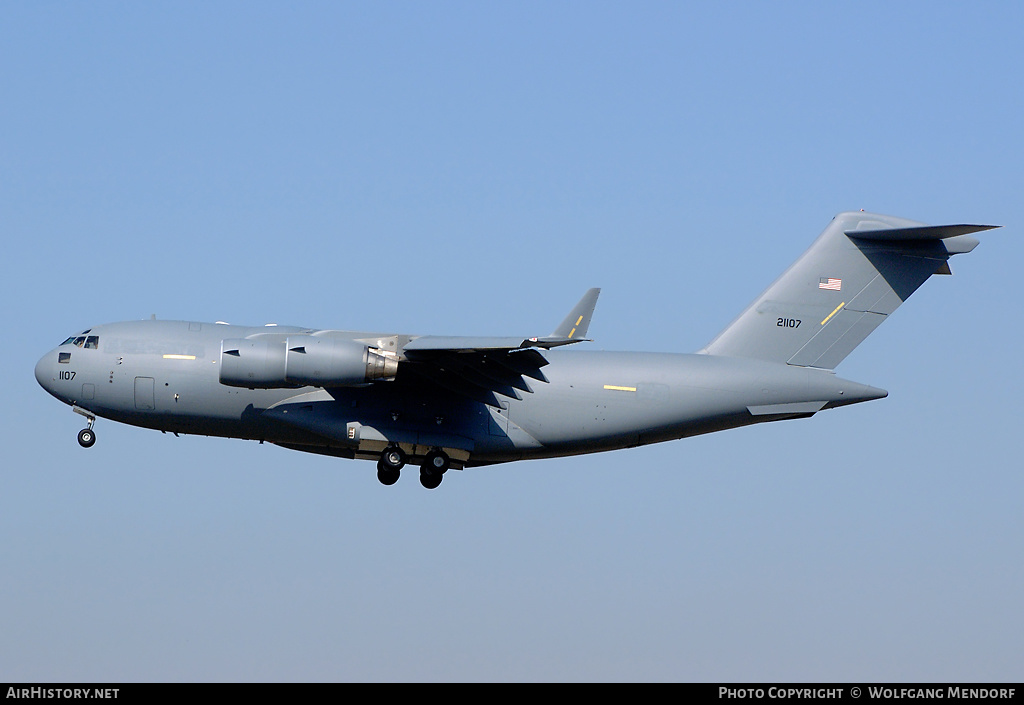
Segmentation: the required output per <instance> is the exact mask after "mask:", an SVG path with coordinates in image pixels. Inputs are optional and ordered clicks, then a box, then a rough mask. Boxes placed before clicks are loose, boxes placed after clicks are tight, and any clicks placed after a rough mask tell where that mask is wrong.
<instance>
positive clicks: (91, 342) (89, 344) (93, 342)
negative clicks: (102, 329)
mask: <svg viewBox="0 0 1024 705" xmlns="http://www.w3.org/2000/svg"><path fill="white" fill-rule="evenodd" d="M99 347H100V337H99V336H98V335H90V336H89V337H88V338H86V339H85V349H86V350H96V349H98V348H99Z"/></svg>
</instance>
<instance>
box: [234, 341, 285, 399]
mask: <svg viewBox="0 0 1024 705" xmlns="http://www.w3.org/2000/svg"><path fill="white" fill-rule="evenodd" d="M284 370H285V347H284V341H282V340H268V339H265V338H227V339H225V340H222V341H221V343H220V383H221V384H226V385H228V386H229V387H248V388H250V389H275V388H278V387H291V386H295V385H291V384H289V383H288V382H286V381H285V377H284Z"/></svg>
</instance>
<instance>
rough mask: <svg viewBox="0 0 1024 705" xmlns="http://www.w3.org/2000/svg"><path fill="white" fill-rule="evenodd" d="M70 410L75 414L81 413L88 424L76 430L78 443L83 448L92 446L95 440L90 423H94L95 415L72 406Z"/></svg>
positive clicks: (94, 433)
mask: <svg viewBox="0 0 1024 705" xmlns="http://www.w3.org/2000/svg"><path fill="white" fill-rule="evenodd" d="M71 410H72V411H74V412H75V413H76V414H81V415H82V416H84V417H85V418H86V420H87V421H88V422H89V425H88V426H86V427H85V428H83V429H82V430H81V431H79V432H78V445H80V446H82V447H83V448H92V444H93V443H95V442H96V432H95V431H93V430H92V425H93V424H94V423H96V416H95V414H93V413H92V412H91V411H86V410H85V409H83V408H81V407H78V406H73V407H71Z"/></svg>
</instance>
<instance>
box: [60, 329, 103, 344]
mask: <svg viewBox="0 0 1024 705" xmlns="http://www.w3.org/2000/svg"><path fill="white" fill-rule="evenodd" d="M91 330H92V328H89V329H88V330H83V331H82V332H81V333H77V334H75V335H73V336H71V337H70V338H68V339H67V340H65V341H64V342H63V343H61V345H70V344H71V343H74V344H75V345H77V346H78V347H82V343H84V342H85V336H87V335H89V331H91ZM92 337H94V338H96V341H97V343H98V342H99V337H98V336H92ZM79 340H81V342H79ZM57 347H60V345H58V346H57ZM87 347H88V346H87Z"/></svg>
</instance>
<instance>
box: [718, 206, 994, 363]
mask: <svg viewBox="0 0 1024 705" xmlns="http://www.w3.org/2000/svg"><path fill="white" fill-rule="evenodd" d="M995 227H998V226H996V225H937V226H928V225H924V224H923V223H917V222H914V221H912V220H905V219H903V218H894V217H892V216H886V215H874V214H871V213H863V212H852V213H840V214H839V215H837V216H836V217H835V218H833V219H832V222H831V223H830V224H829V226H828V227H827V228H825V231H824V232H823V233H822V234H821V235H820V236H819V237H818V239H817V240H815V241H814V244H812V245H811V247H810V248H809V249H808V250H807V252H805V253H804V254H803V255H802V256H801V257H800V259H798V260H797V261H796V262H795V263H793V265H792V266H790V268H789V269H787V270H786V271H785V273H783V275H782V276H781V277H779V278H778V279H777V280H776V281H775V283H773V284H772V285H771V286H770V287H768V289H767V290H766V291H765V292H764V293H763V294H761V296H759V297H758V298H757V299H756V300H755V301H754V302H753V303H752V304H750V306H748V307H747V309H746V310H745V311H743V313H741V314H740V315H739V317H738V318H737V319H736V320H735V321H733V322H732V323H731V324H730V325H729V326H728V327H727V328H726V329H725V330H723V331H722V332H721V333H719V334H718V336H717V337H715V339H714V340H712V341H711V342H710V343H709V344H708V345H707V347H706V348H704V349H703V350H701V352H703V353H707V354H710V355H727V356H731V357H751V358H757V359H760V360H771V361H775V362H786V363H789V364H790V365H799V366H803V367H819V368H823V369H829V370H831V369H834V368H835V367H836V365H838V364H839V363H840V362H842V361H843V359H845V358H846V356H847V355H849V354H850V352H851V351H852V350H853V349H854V348H855V347H857V346H858V345H859V344H860V343H861V341H863V340H864V339H865V338H866V337H867V336H868V334H870V333H871V331H873V330H874V329H875V328H877V327H878V326H879V325H880V324H881V323H882V321H884V320H885V318H886V316H888V315H889V314H890V313H892V312H893V311H895V310H896V308H897V307H899V305H900V304H901V303H903V302H904V301H906V300H907V298H908V297H909V296H910V295H911V294H912V293H914V292H915V291H917V288H918V287H919V286H921V284H923V283H924V282H925V280H926V279H928V277H930V276H931V275H932V274H950V273H951V272H950V270H949V264H948V260H949V258H950V257H951V256H952V255H955V254H960V253H965V252H970V251H971V250H973V249H974V248H975V246H977V244H978V241H977V240H976V239H975V238H973V237H971V236H970V235H969V234H968V233H975V232H979V231H982V230H990V229H992V228H995Z"/></svg>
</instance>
